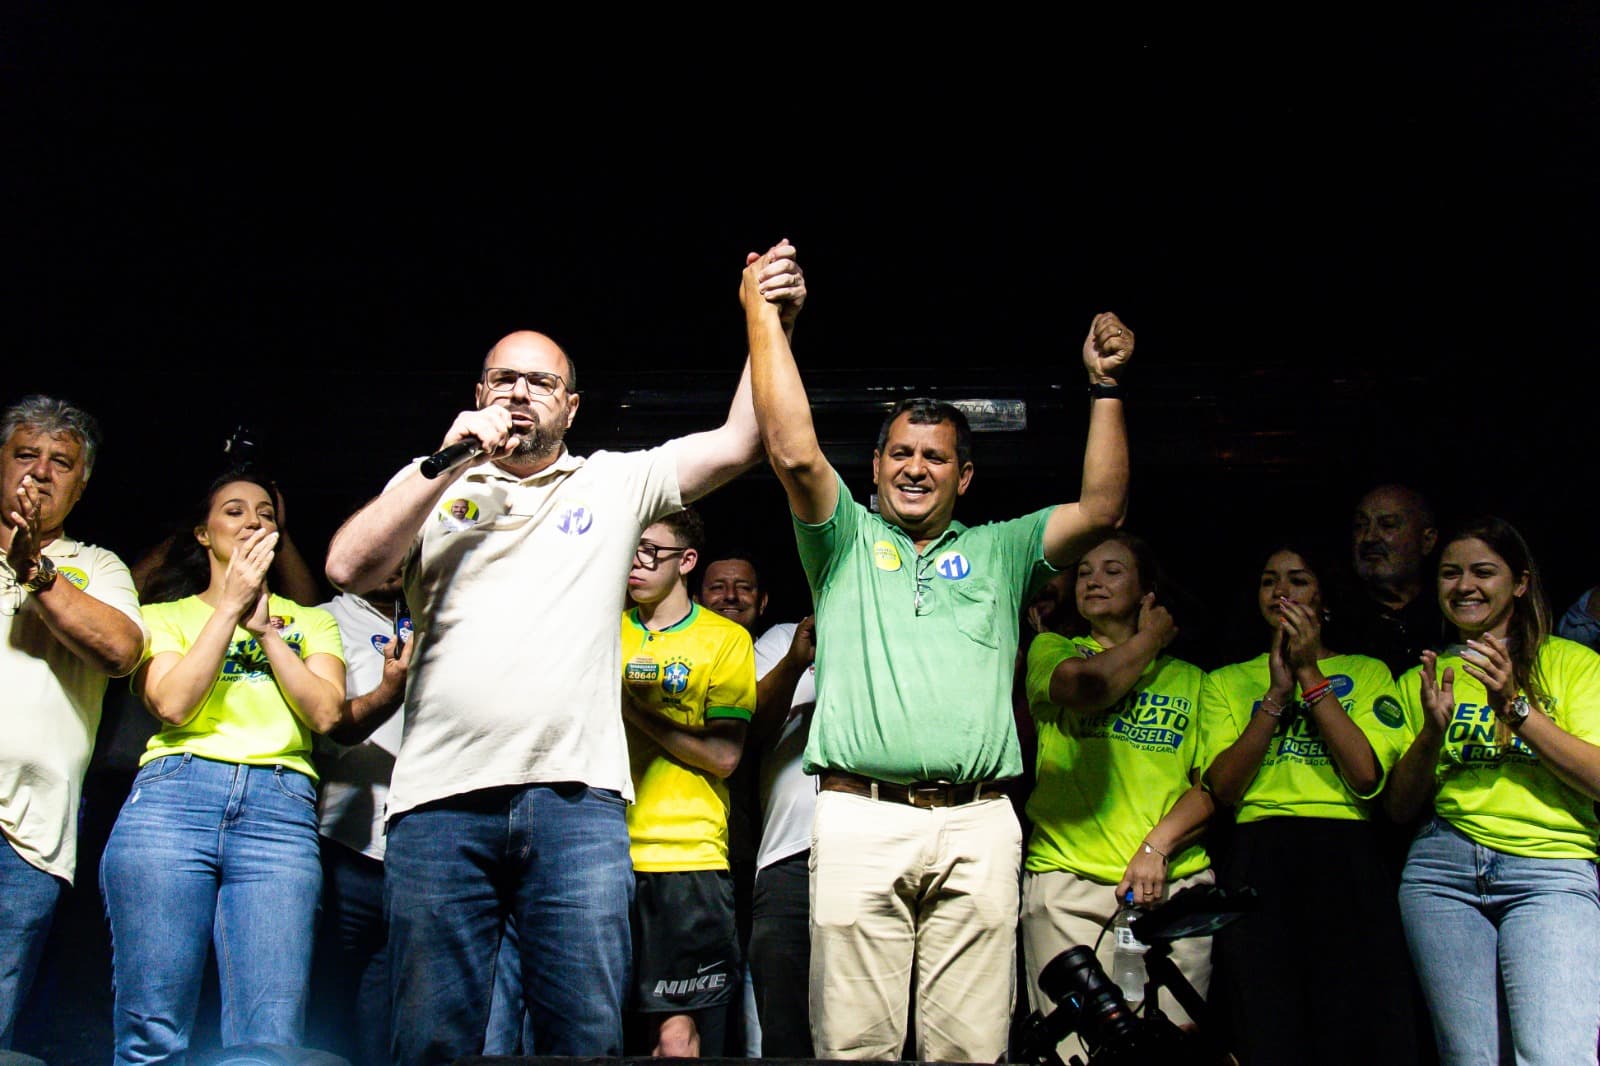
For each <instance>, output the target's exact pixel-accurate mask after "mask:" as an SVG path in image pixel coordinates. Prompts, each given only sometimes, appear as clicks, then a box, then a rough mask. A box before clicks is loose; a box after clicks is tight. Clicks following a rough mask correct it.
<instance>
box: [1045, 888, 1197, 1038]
mask: <svg viewBox="0 0 1600 1066" xmlns="http://www.w3.org/2000/svg"><path fill="white" fill-rule="evenodd" d="M1216 880H1217V878H1216V875H1215V874H1214V873H1212V871H1210V870H1201V871H1200V872H1199V873H1197V874H1194V875H1193V876H1190V877H1180V878H1178V879H1177V880H1176V881H1169V882H1167V898H1168V899H1171V898H1172V896H1173V894H1174V893H1176V892H1179V891H1181V890H1182V889H1185V888H1188V887H1189V886H1190V885H1211V884H1215V883H1216ZM1116 887H1117V886H1115V885H1108V884H1104V883H1102V882H1100V881H1091V880H1089V879H1088V878H1086V877H1079V876H1078V875H1077V874H1073V873H1067V872H1065V871H1062V870H1051V871H1048V872H1046V873H1031V872H1030V873H1026V874H1023V875H1022V959H1023V964H1024V965H1025V966H1026V967H1027V973H1028V1006H1029V1008H1030V1009H1032V1010H1036V1011H1043V1012H1044V1013H1045V1014H1049V1013H1050V1011H1052V1010H1053V1009H1055V1004H1054V1003H1052V1002H1050V999H1049V997H1048V996H1046V995H1045V994H1044V992H1043V991H1042V990H1041V989H1040V988H1039V974H1040V972H1041V971H1043V970H1044V968H1045V966H1046V965H1047V964H1048V963H1049V962H1050V960H1052V959H1054V958H1055V957H1056V956H1057V955H1059V954H1061V953H1062V952H1063V951H1066V950H1067V949H1068V948H1070V947H1075V946H1077V945H1079V944H1085V945H1087V946H1089V947H1094V945H1095V941H1096V940H1097V939H1098V940H1099V943H1100V947H1099V948H1098V950H1096V951H1095V958H1097V959H1098V960H1100V965H1101V966H1102V967H1104V968H1105V971H1106V976H1107V977H1110V976H1111V960H1112V955H1113V954H1114V953H1115V950H1116V946H1117V940H1116V936H1115V935H1114V934H1112V933H1111V932H1110V931H1109V930H1107V932H1106V935H1105V936H1104V937H1102V936H1100V930H1101V928H1102V927H1103V926H1104V925H1105V924H1106V923H1108V922H1110V921H1111V918H1112V916H1113V915H1114V914H1116V912H1117V903H1116V899H1115V889H1116ZM1172 961H1173V962H1174V963H1176V964H1177V966H1178V972H1179V973H1181V974H1183V976H1184V979H1185V980H1187V981H1188V982H1189V983H1190V984H1191V985H1194V990H1195V991H1196V992H1198V993H1200V996H1201V998H1202V999H1204V998H1205V995H1206V990H1207V989H1208V988H1210V987H1211V938H1210V937H1208V936H1207V937H1190V938H1189V939H1187V940H1177V941H1174V942H1173V944H1172ZM1161 1011H1162V1013H1164V1014H1165V1015H1166V1016H1167V1017H1168V1018H1171V1019H1172V1020H1173V1021H1174V1022H1175V1023H1177V1024H1178V1025H1186V1024H1187V1023H1188V1022H1189V1020H1190V1019H1189V1014H1188V1012H1187V1011H1185V1010H1184V1009H1183V1008H1182V1007H1181V1006H1179V1005H1178V1001H1177V1000H1176V999H1175V998H1173V996H1171V995H1170V994H1164V995H1162V997H1161ZM1057 1050H1058V1051H1059V1052H1060V1054H1061V1059H1062V1061H1063V1062H1065V1061H1066V1060H1067V1059H1068V1057H1069V1056H1071V1055H1081V1056H1083V1058H1084V1059H1085V1060H1087V1059H1088V1058H1089V1052H1088V1051H1087V1050H1086V1049H1085V1048H1084V1046H1083V1043H1082V1042H1081V1041H1080V1040H1079V1039H1078V1035H1077V1034H1076V1033H1073V1034H1072V1035H1071V1036H1069V1037H1067V1038H1066V1039H1065V1040H1063V1041H1062V1042H1061V1043H1060V1044H1059V1045H1057Z"/></svg>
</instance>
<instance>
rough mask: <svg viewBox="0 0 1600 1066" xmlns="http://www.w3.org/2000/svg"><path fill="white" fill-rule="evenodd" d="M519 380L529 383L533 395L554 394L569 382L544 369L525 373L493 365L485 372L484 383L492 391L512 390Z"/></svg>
mask: <svg viewBox="0 0 1600 1066" xmlns="http://www.w3.org/2000/svg"><path fill="white" fill-rule="evenodd" d="M519 381H525V382H527V383H528V394H529V395H531V396H554V395H555V391H556V390H557V389H559V388H561V387H562V386H564V385H566V383H567V382H566V380H565V379H564V378H562V377H561V376H560V375H559V374H551V373H549V372H547V371H544V370H530V371H528V372H527V373H526V374H524V373H523V372H522V371H520V370H512V369H511V368H510V367H508V366H491V367H489V368H488V369H487V370H485V371H484V372H483V383H484V384H485V385H487V386H488V387H489V391H490V392H510V391H511V390H512V389H514V388H516V387H517V382H519Z"/></svg>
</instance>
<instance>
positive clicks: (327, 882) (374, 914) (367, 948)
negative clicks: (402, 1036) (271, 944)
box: [306, 837, 389, 1066]
mask: <svg viewBox="0 0 1600 1066" xmlns="http://www.w3.org/2000/svg"><path fill="white" fill-rule="evenodd" d="M388 942H389V927H388V925H387V924H386V923H385V922H384V920H383V863H382V862H381V861H380V860H378V859H374V858H370V857H369V856H366V855H363V854H361V852H359V851H356V850H354V849H352V848H347V847H345V846H344V845H343V844H340V843H339V842H338V841H336V840H330V839H328V838H327V837H323V838H322V917H321V919H320V920H319V921H318V923H317V945H316V951H315V952H314V954H313V962H312V970H311V1004H310V1010H309V1011H308V1012H307V1018H306V1031H307V1040H308V1042H309V1043H310V1044H312V1045H313V1046H314V1047H318V1048H322V1049H323V1050H326V1051H331V1052H335V1053H336V1054H339V1055H342V1056H343V1057H345V1058H347V1059H349V1060H350V1061H351V1062H352V1063H354V1064H355V1066H387V1063H388V1061H389V947H388Z"/></svg>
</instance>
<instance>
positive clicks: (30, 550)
mask: <svg viewBox="0 0 1600 1066" xmlns="http://www.w3.org/2000/svg"><path fill="white" fill-rule="evenodd" d="M99 445H100V430H99V427H98V426H97V425H96V423H95V420H94V419H93V418H92V417H91V416H90V415H89V414H88V413H87V412H85V411H83V410H80V409H79V408H77V407H74V406H72V405H71V404H68V403H65V402H63V401H61V400H53V399H50V398H49V397H46V396H29V397H26V398H24V399H23V400H21V401H20V402H18V403H16V404H14V405H13V406H11V407H9V408H7V409H6V411H5V414H4V415H3V416H0V493H3V499H0V549H3V551H4V554H3V556H0V692H3V693H4V697H3V698H0V834H3V835H4V837H5V842H4V844H3V845H0V1049H4V1048H9V1047H10V1046H11V1035H12V1030H13V1028H14V1027H15V1024H16V1020H17V1012H18V1010H19V1008H20V1007H21V1006H22V1002H23V1000H25V999H26V998H27V995H28V984H29V982H30V981H32V979H33V973H34V970H35V969H36V968H37V966H38V963H39V954H40V952H41V951H42V949H43V948H44V941H45V936H46V935H47V934H48V933H49V931H50V919H51V917H52V915H53V914H54V913H55V906H56V901H57V899H58V898H59V897H60V895H61V891H62V888H63V887H64V886H66V885H70V884H71V883H72V877H73V873H74V872H75V869H76V866H77V857H78V853H77V825H78V798H79V795H80V793H81V790H82V788H83V774H84V771H85V770H86V769H87V768H88V766H89V755H90V752H91V751H92V750H93V748H94V734H95V730H96V729H97V728H98V727H99V725H100V700H101V697H102V696H104V695H105V690H106V677H107V675H112V676H117V677H121V676H123V675H124V674H127V673H130V672H131V671H132V670H133V668H134V667H135V666H137V665H138V664H139V658H140V656H141V655H143V654H144V647H145V642H146V641H147V640H148V639H149V633H148V632H147V631H146V629H145V627H144V623H143V621H141V620H140V618H139V597H138V594H137V593H136V592H135V591H134V588H133V578H132V577H131V576H129V574H128V568H127V567H126V566H124V565H123V563H122V560H121V559H118V558H117V557H116V556H115V555H113V554H112V553H111V552H108V551H106V550H105V549H104V548H96V547H95V546H93V545H91V544H84V543H82V542H80V541H75V540H73V539H71V538H70V537H68V536H66V535H65V534H64V533H63V532H62V527H63V526H64V525H65V523H66V520H67V516H68V515H69V514H71V512H72V508H73V507H74V506H75V505H76V504H77V502H78V499H79V497H81V496H82V495H83V489H84V486H85V485H86V484H87V483H88V481H89V474H90V472H91V471H92V470H93V469H94V460H95V453H96V451H97V450H98V449H99Z"/></svg>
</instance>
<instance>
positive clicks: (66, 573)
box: [56, 566, 89, 592]
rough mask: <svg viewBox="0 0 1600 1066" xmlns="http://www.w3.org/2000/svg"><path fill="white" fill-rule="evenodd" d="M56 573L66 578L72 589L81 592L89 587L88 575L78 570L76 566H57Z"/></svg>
mask: <svg viewBox="0 0 1600 1066" xmlns="http://www.w3.org/2000/svg"><path fill="white" fill-rule="evenodd" d="M56 573H58V574H60V575H61V576H62V577H64V578H66V579H67V581H68V582H70V583H71V585H72V587H73V588H75V589H77V590H78V591H79V592H82V591H83V590H84V589H86V588H88V587H89V575H88V574H86V573H84V572H83V571H82V570H79V569H78V568H77V567H76V566H58V567H56Z"/></svg>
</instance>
